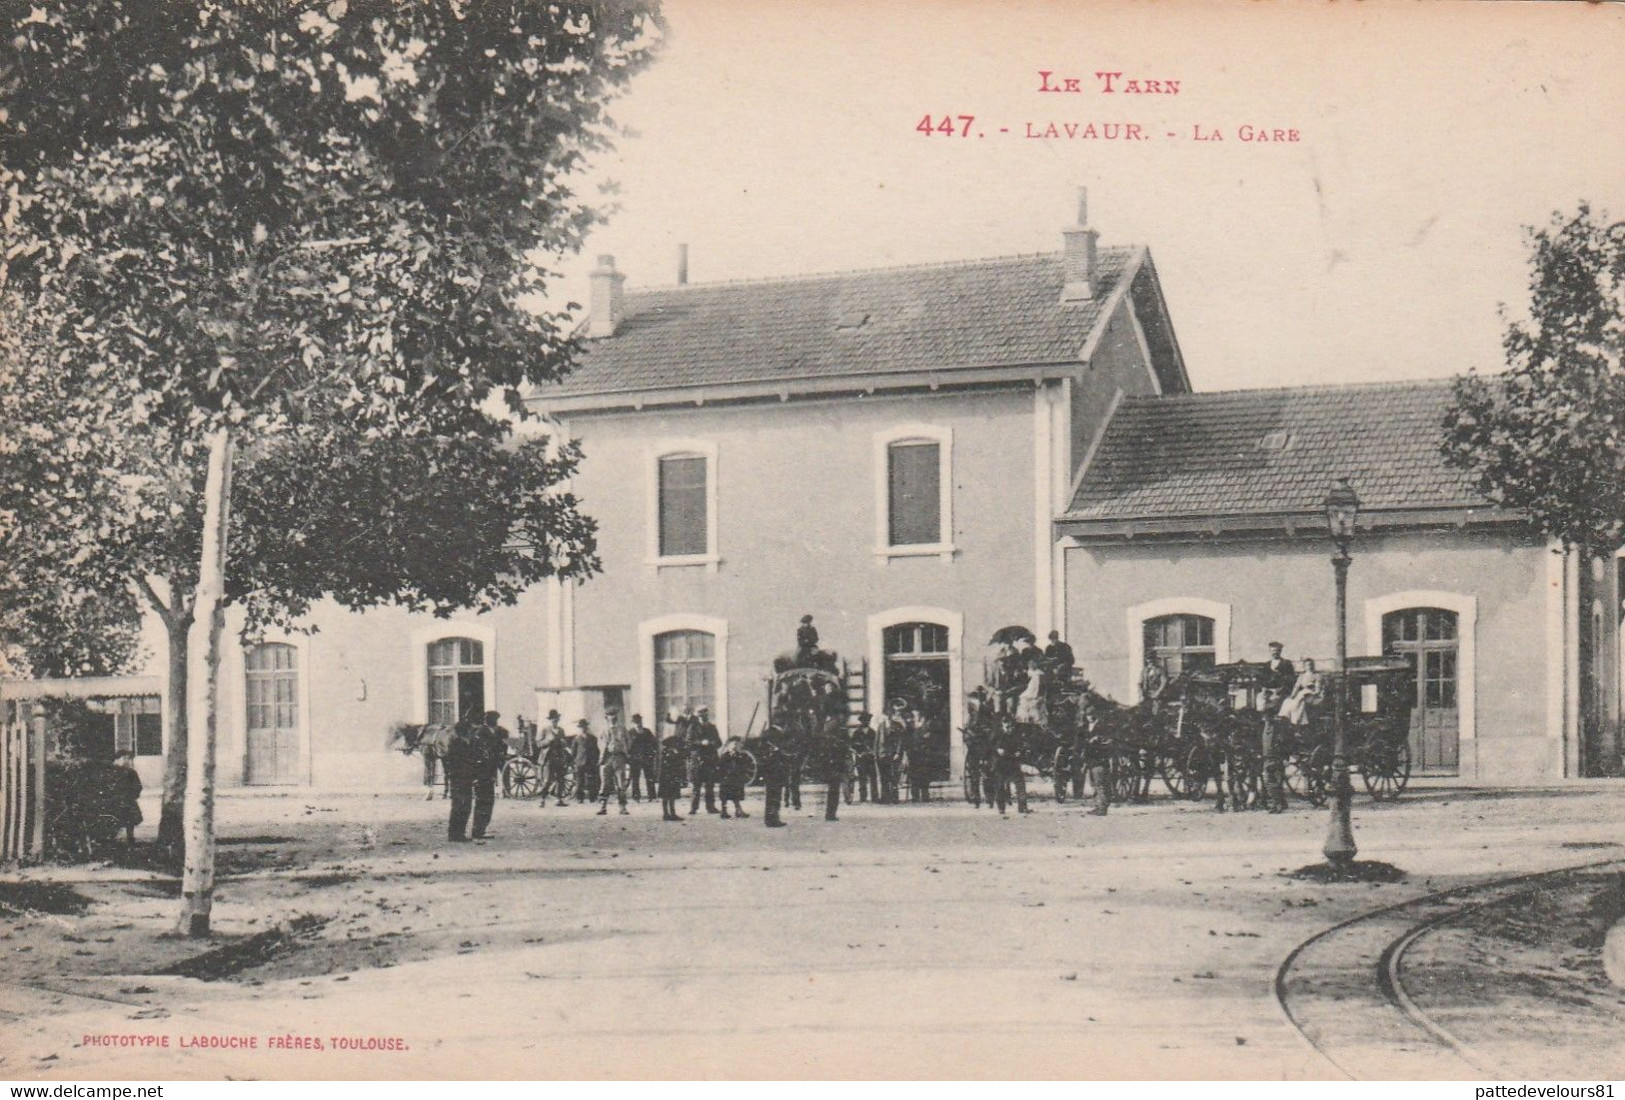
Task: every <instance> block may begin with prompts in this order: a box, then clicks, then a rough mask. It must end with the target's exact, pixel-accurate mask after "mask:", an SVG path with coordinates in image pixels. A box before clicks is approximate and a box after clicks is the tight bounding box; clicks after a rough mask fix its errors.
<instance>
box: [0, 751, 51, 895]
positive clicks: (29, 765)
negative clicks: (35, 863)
mask: <svg viewBox="0 0 1625 1100" xmlns="http://www.w3.org/2000/svg"><path fill="white" fill-rule="evenodd" d="M44 851H45V723H44V722H43V721H42V720H38V719H36V720H34V721H31V722H13V723H11V724H8V725H0V864H13V863H20V862H23V861H25V860H30V859H38V858H40V856H41V855H42V854H44Z"/></svg>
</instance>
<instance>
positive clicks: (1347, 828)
mask: <svg viewBox="0 0 1625 1100" xmlns="http://www.w3.org/2000/svg"><path fill="white" fill-rule="evenodd" d="M1338 786H1339V789H1338V792H1337V797H1336V799H1335V800H1334V801H1333V803H1332V819H1331V822H1330V824H1328V825H1327V827H1326V843H1325V844H1324V845H1323V846H1322V847H1321V849H1320V850H1321V852H1322V853H1323V854H1324V855H1325V856H1326V862H1327V863H1330V864H1332V865H1333V866H1341V867H1346V866H1348V865H1349V864H1350V863H1353V862H1354V857H1355V856H1356V855H1357V854H1358V853H1359V851H1360V849H1359V848H1358V847H1356V846H1355V843H1354V821H1353V819H1352V815H1351V810H1352V804H1353V802H1354V792H1353V791H1352V790H1350V789H1349V786H1348V776H1347V773H1344V775H1343V778H1342V782H1341V783H1340V784H1339V785H1338Z"/></svg>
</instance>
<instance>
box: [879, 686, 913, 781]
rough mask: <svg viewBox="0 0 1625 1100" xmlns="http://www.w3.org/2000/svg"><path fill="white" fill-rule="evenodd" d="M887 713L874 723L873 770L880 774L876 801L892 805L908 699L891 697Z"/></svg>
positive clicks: (901, 750)
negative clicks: (878, 794)
mask: <svg viewBox="0 0 1625 1100" xmlns="http://www.w3.org/2000/svg"><path fill="white" fill-rule="evenodd" d="M886 710H887V713H886V714H885V716H883V717H882V718H881V719H880V721H879V722H877V723H875V770H876V771H877V772H878V773H879V775H880V797H878V798H877V799H875V801H876V802H882V803H885V804H887V805H893V804H895V803H896V802H897V801H898V798H897V765H898V762H899V761H900V760H901V759H902V757H903V740H904V737H905V736H906V735H907V732H908V720H907V719H906V718H905V717H904V716H905V715H906V714H907V713H908V700H907V699H902V698H897V699H893V700H892V701H891V703H890V704H889V705H888V706H887V708H886Z"/></svg>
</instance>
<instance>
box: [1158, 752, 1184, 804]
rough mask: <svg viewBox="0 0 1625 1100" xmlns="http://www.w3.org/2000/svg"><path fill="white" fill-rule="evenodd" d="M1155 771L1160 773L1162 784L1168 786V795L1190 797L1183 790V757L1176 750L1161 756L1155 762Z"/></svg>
mask: <svg viewBox="0 0 1625 1100" xmlns="http://www.w3.org/2000/svg"><path fill="white" fill-rule="evenodd" d="M1157 771H1158V772H1159V773H1160V774H1161V775H1162V785H1163V786H1164V787H1166V788H1168V797H1170V798H1189V797H1190V795H1189V794H1188V793H1186V790H1185V783H1186V781H1187V773H1186V771H1185V757H1184V756H1182V755H1181V754H1180V753H1179V752H1178V751H1177V750H1175V751H1174V752H1171V753H1168V754H1167V755H1165V756H1163V757H1162V759H1161V760H1160V761H1159V762H1158V764H1157Z"/></svg>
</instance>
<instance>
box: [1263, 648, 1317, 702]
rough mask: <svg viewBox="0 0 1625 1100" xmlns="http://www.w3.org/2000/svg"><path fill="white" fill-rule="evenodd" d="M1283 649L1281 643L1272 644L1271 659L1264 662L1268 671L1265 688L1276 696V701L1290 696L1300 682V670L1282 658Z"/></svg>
mask: <svg viewBox="0 0 1625 1100" xmlns="http://www.w3.org/2000/svg"><path fill="white" fill-rule="evenodd" d="M1282 648H1284V647H1283V646H1282V645H1281V643H1280V642H1271V643H1270V659H1269V660H1268V661H1265V662H1264V668H1265V669H1266V670H1268V671H1267V672H1266V674H1265V677H1264V688H1265V690H1266V691H1268V692H1271V693H1273V694H1274V699H1275V701H1279V700H1281V699H1285V698H1286V697H1287V696H1288V695H1290V694H1291V693H1292V689H1293V687H1294V686H1295V685H1296V684H1297V682H1298V670H1297V669H1295V668H1293V667H1292V662H1291V661H1289V660H1287V659H1286V658H1285V657H1283V656H1281V650H1282ZM1309 663H1310V664H1313V663H1314V662H1313V661H1311V662H1309Z"/></svg>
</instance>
